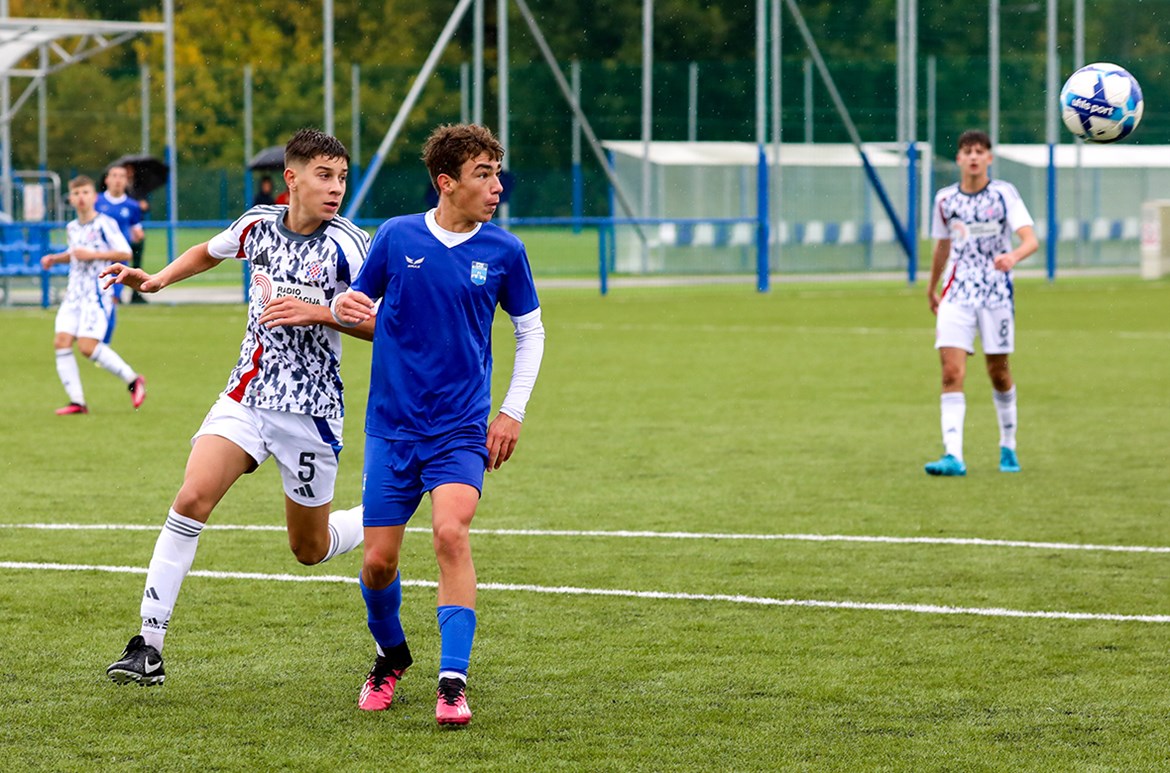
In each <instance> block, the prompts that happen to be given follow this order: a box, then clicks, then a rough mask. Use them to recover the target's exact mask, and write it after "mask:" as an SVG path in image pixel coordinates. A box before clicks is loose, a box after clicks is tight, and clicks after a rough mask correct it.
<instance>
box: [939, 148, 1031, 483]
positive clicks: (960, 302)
mask: <svg viewBox="0 0 1170 773" xmlns="http://www.w3.org/2000/svg"><path fill="white" fill-rule="evenodd" d="M955 161H956V162H957V163H958V165H959V182H957V183H954V184H952V185H948V186H947V187H945V188H943V189H941V190H940V191H939V192H938V193H937V194H936V195H935V197H934V214H933V216H932V218H931V227H930V235H931V236H932V237H934V238H935V239H937V240H938V241H937V242H936V244H935V247H934V261H933V264H932V265H931V269H930V284H929V285H928V286H927V297H928V298H929V301H930V310H931V311H932V312H933V313H934V314H936V315H937V316H938V320H937V323H936V328H935V331H936V332H935V344H934V346H935V348H936V349H938V352H939V360H940V362H941V364H942V398H941V400H940V406H941V413H942V435H943V456H942V458H941V459H939V460H937V461H934V462H928V463H927V464H926V472H927V473H928V474H930V475H945V476H956V475H966V474H967V464H966V462H965V461H964V460H963V419H964V417H965V416H966V413H967V399H966V396H965V395H964V394H963V380H964V377H965V376H966V372H967V357H968V355H971V354H974V353H975V335H976V333H978V335H979V338H980V341H981V343H982V345H983V354H984V355H985V358H986V360H987V374H988V376H990V377H991V385H992V397H993V399H994V402H995V411H996V416H997V417H998V419H999V432H1000V439H999V445H1000V452H999V454H1000V456H999V469H1000V471H1001V472H1019V471H1020V463H1019V459H1018V458H1017V456H1016V420H1017V410H1016V387H1015V383H1014V382H1013V381H1012V373H1011V369H1010V368H1009V366H1008V355H1009V354H1011V353H1012V351H1014V349H1015V328H1016V323H1015V304H1014V297H1013V287H1012V277H1011V270H1012V267H1013V266H1015V265H1016V264H1017V263H1019V262H1020V261H1021V260H1023V259H1024V258H1026V257H1028V256H1029V255H1031V254H1032V253H1033V252H1035V251H1036V247H1037V242H1036V234H1035V232H1034V231H1033V229H1032V217H1031V215H1029V214H1028V208H1027V207H1026V206H1024V202H1023V201H1022V200H1021V199H1020V194H1019V191H1017V190H1016V188H1015V186H1013V185H1012V184H1011V183H1007V182H1003V181H1002V180H992V179H991V177H990V175H989V174H988V167H989V166H990V165H991V161H992V154H991V138H990V137H989V136H988V135H987V134H986V133H985V132H981V131H977V130H968V131H965V132H963V134H962V135H960V137H959V152H958V155H957V156H956V157H955ZM1013 233H1014V234H1015V235H1016V236H1017V237H1019V242H1020V243H1019V245H1018V246H1017V247H1015V249H1012V234H1013ZM948 258H949V259H950V262H951V272H950V275H949V276H948V277H947V281H946V285H945V286H944V287H943V289H942V293H941V294H940V293H939V290H938V283H939V279H940V278H941V277H942V274H943V269H944V268H945V267H946V264H947V261H948Z"/></svg>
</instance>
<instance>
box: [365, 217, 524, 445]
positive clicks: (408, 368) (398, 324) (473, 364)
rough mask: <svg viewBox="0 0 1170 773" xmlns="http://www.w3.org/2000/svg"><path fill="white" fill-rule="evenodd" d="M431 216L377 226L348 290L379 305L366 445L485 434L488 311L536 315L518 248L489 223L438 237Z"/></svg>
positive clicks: (492, 314)
mask: <svg viewBox="0 0 1170 773" xmlns="http://www.w3.org/2000/svg"><path fill="white" fill-rule="evenodd" d="M434 212H435V211H434V210H431V211H430V212H428V213H426V214H425V215H422V214H417V215H407V216H403V217H396V218H392V219H390V220H387V221H386V222H385V223H383V224H382V226H381V227H380V228H379V229H378V232H377V234H375V235H374V241H373V243H372V244H371V245H370V255H369V258H368V259H367V260H366V265H365V267H364V268H363V269H362V273H361V274H360V275H359V276H358V278H357V281H355V282H354V285H353V286H354V289H355V290H360V291H361V292H363V293H365V294H366V295H368V296H369V297H370V298H371V299H374V300H375V301H376V300H378V299H381V306H380V307H379V308H378V315H377V324H376V326H375V332H374V354H373V366H372V370H371V373H370V400H369V404H368V406H367V408H366V433H367V434H369V435H373V436H375V437H381V438H387V439H391V440H410V439H418V438H427V437H436V436H439V435H445V434H448V433H450V432H453V431H456V430H460V429H466V428H476V429H479V430H481V431H484V432H486V430H487V423H488V414H489V413H490V412H491V380H492V320H493V318H494V317H495V313H496V306H497V305H498V306H499V307H500V308H502V309H503V310H504V311H505V312H506V313H508V314H509V315H511V316H513V317H518V316H522V315H524V314H528V313H530V312H533V311H535V310H536V309H538V308H539V307H540V301H539V300H538V299H537V297H536V286H535V284H534V283H533V281H532V270H531V269H530V267H529V265H528V255H527V253H526V252H525V250H524V244H523V242H521V241H520V240H519V239H517V238H516V237H515V236H513V235H512V234H510V233H508V232H507V231H505V230H503V229H502V228H499V227H498V226H495V225H492V224H491V223H481V224H480V225H478V226H477V227H476V228H475V230H474V231H472V232H471V233H469V234H455V233H451V232H449V231H445V230H443V229H442V228H440V227H439V226H438V224H437V223H436V222H435V215H434Z"/></svg>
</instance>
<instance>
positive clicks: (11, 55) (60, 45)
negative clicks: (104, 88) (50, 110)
mask: <svg viewBox="0 0 1170 773" xmlns="http://www.w3.org/2000/svg"><path fill="white" fill-rule="evenodd" d="M7 8H8V3H7V2H3V3H2V5H0V187H2V196H3V209H4V211H5V212H11V211H12V191H13V170H12V119H13V117H14V116H15V115H16V113H17V112H18V111H19V110H20V108H21V106H23V105H24V103H25V102H26V101H27V100H28V98H29V97H30V96H32V94H34V93H36V92H37V91H38V90H39V89H41V88H43V83H44V81H45V79H46V78H48V76H49V75H51V74H53V73H55V72H58V71H60V70H62V69H64V68H66V67H68V66H70V65H73V64H77V63H78V62H82V61H84V60H86V59H89V58H90V57H92V56H94V55H95V54H99V53H101V52H103V51H106V50H108V49H110V48H113V47H114V46H118V45H121V44H122V43H125V42H126V41H128V40H130V39H132V38H134V37H136V36H138V35H141V34H144V33H159V32H161V33H163V34H164V35H165V36H166V46H165V49H166V92H167V99H166V110H167V114H166V132H167V152H168V155H169V158H168V159H167V161H168V164H169V165H170V168H171V183H172V184H171V185H170V193H169V200H168V211H169V212H170V219H171V221H172V223H173V222H174V221H175V219H176V208H177V201H176V194H175V191H176V186H175V184H174V181H175V179H176V177H177V174H178V170H177V165H176V163H175V98H174V92H175V78H174V70H175V67H174V0H164V2H163V18H164V21H162V22H153V23H152V22H126V21H104V20H94V19H28V18H10V17H8V16H7ZM34 54H39V56H38V58H37V63H36V65H35V66H25V67H20V66H19V65H20V64H21V63H27V62H28V61H29V59H30V57H32V56H33V55H34ZM12 78H28V79H29V83H28V84H27V86H26V87H25V88H24V90H23V91H22V92H21V93H20V95H19V96H17V98H16V99H15V100H13V99H12V93H11V90H10V84H11V79H12Z"/></svg>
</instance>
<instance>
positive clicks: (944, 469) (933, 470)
mask: <svg viewBox="0 0 1170 773" xmlns="http://www.w3.org/2000/svg"><path fill="white" fill-rule="evenodd" d="M926 474H927V475H942V476H945V477H956V476H963V475H966V474H967V465H965V464H963V463H962V462H961V461H959V459H958V458H956V457H955V456H954V455H952V454H944V455H943V458H941V459H939V460H938V461H937V462H927V463H926Z"/></svg>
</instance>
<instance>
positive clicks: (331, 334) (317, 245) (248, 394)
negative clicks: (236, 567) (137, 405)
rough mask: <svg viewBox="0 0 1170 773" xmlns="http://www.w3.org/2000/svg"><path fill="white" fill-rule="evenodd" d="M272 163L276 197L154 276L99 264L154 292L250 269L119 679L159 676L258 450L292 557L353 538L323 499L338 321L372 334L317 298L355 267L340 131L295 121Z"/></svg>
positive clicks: (112, 671)
mask: <svg viewBox="0 0 1170 773" xmlns="http://www.w3.org/2000/svg"><path fill="white" fill-rule="evenodd" d="M285 165H286V167H287V168H286V169H285V172H284V178H285V181H286V183H287V184H288V189H289V191H290V200H289V204H288V206H277V205H268V206H257V207H253V208H252V209H250V210H248V212H247V213H245V214H244V216H243V217H241V218H240V219H238V220H236V222H234V223H233V224H232V225H231V226H230V227H229V228H227V229H226V230H224V231H223V232H221V233H219V234H218V235H216V236H215V237H213V238H212V239H211V241H209V242H205V243H203V244H200V245H197V246H195V247H192V248H191V249H189V250H187V251H186V252H184V253H183V255H181V256H180V257H179V258H178V259H177V260H176V261H174V262H173V263H171V264H170V265H169V266H167V267H166V268H164V269H163V270H162V271H160V272H159V273H158V274H155V275H153V276H152V275H149V274H146V273H144V272H143V271H142V270H141V269H135V268H130V267H128V266H125V265H115V266H111V267H110V268H108V269H107V270H106V271H105V272H103V273H104V275H105V276H106V277H107V284H109V283H112V282H114V281H121V282H122V283H123V284H125V285H126V286H128V287H130V288H131V289H134V290H137V291H139V292H142V293H154V292H158V291H159V290H161V289H163V288H164V287H166V286H168V285H170V284H173V283H174V282H177V281H180V280H182V279H185V278H187V277H190V276H193V275H195V274H198V273H201V272H203V271H207V270H208V269H210V268H213V267H215V266H217V265H219V262H220V261H221V260H224V259H227V258H237V259H242V260H246V261H248V263H249V265H250V267H251V270H252V285H251V300H250V303H249V306H248V323H247V330H246V332H245V334H244V340H243V343H242V344H241V345H240V358H239V361H238V362H237V364H236V366H235V368H233V369H232V372H231V375H230V376H229V378H228V384H227V387H226V388H225V389H224V392H223V394H222V395H220V398H219V400H218V401H217V402H216V403H215V405H214V406H212V408H211V411H210V412H209V413H208V414H207V417H206V418H205V419H204V421H203V426H202V427H200V429H199V431H198V432H196V433H195V437H194V438H193V439H192V448H191V455H190V457H189V458H188V460H187V471H186V474H185V476H184V478H183V485H182V487H181V488H180V489H179V493H178V495H177V496H176V497H175V501H174V504H173V505H172V506H171V510H170V512H169V514H168V516H167V519H166V523H165V524H164V525H163V529H162V532H161V534H160V535H159V538H158V542H157V543H156V544H155V549H154V555H153V557H152V558H151V562H150V568H149V570H148V572H147V575H146V590H145V593H144V596H143V600H142V608H141V614H142V629H141V633H140V634H139V635H137V636H134V637H133V638H131V640H130V643H129V644H128V645H127V646H126V651H125V652H124V653H123V654H122V657H121V658H120V659H119V660H118V661H117V662H115V663H113V664H112V665H111V666H110V667H109V668H108V669H107V670H106V673H107V674H108V675H109V676H110V678H111V679H113V680H114V681H115V682H117V683H119V684H125V683H127V682H136V683H138V684H140V685H152V684H160V683H162V681H163V678H164V674H163V668H162V656H161V650H162V645H163V637H164V636H165V634H166V631H167V626H168V623H169V621H170V617H171V613H172V611H173V609H174V605H175V601H176V599H177V597H178V594H179V588H180V586H181V584H182V582H183V578H184V577H185V576H186V574H187V572H188V571H190V568H191V563H192V561H193V560H194V558H195V550H196V547H197V544H198V539H199V534H200V532H201V531H202V529H203V526H204V524H205V523H206V522H207V519H208V518H209V517H210V515H211V511H212V509H213V508H214V507H215V506H216V504H218V503H219V501H220V499H221V498H222V497H223V496H224V494H226V493H227V491H228V489H229V488H230V487H231V486H232V484H234V483H235V482H236V481H237V480H238V479H239V478H240V476H242V475H244V474H246V473H250V472H252V471H253V470H255V469H256V467H257V466H259V465H260V464H261V463H262V462H263V461H264V460H265V459H267V458H268V457H269V456H271V457H274V458H275V459H276V464H277V466H278V467H279V468H280V473H281V478H282V480H283V484H284V495H285V519H286V522H287V525H288V539H289V547H290V548H291V549H292V552H293V553H294V555H296V558H297V560H298V561H300V562H301V563H302V564H306V565H311V564H318V563H321V562H323V561H327V560H329V559H330V558H332V557H334V556H336V555H339V554H341V553H344V552H347V551H349V550H352V549H353V548H355V547H357V546H358V545H360V544H361V541H362V510H361V508H360V507H358V508H355V509H352V510H343V511H336V512H333V513H330V503H331V501H332V499H333V486H334V481H335V479H336V475H337V457H338V454H339V453H340V451H341V430H342V414H343V405H342V384H341V376H340V373H339V371H338V368H339V365H340V361H341V337H340V335H339V331H344V332H346V333H349V334H351V335H355V336H357V337H359V338H362V339H365V340H367V341H368V340H372V338H373V320H370V321H368V322H367V323H365V324H362V325H359V326H358V327H354V328H343V327H342V326H341V325H339V324H337V323H336V322H335V321H334V319H333V316H332V314H331V312H330V310H329V303H330V302H331V301H332V300H333V297H334V296H335V295H336V294H337V293H339V292H342V291H344V290H346V289H348V288H349V286H350V284H351V282H352V281H353V279H354V277H356V276H357V273H358V271H359V270H360V268H361V265H362V262H363V261H364V260H365V257H366V253H367V251H368V248H369V236H368V235H367V234H366V233H365V232H364V231H362V230H361V229H359V228H358V227H357V226H355V225H354V224H353V223H351V222H350V221H348V220H346V219H345V218H344V217H341V216H340V215H339V214H338V211H339V209H340V207H341V200H342V198H343V197H344V195H345V184H346V177H347V175H348V172H349V154H348V152H347V151H346V149H345V146H344V145H342V144H341V142H339V141H338V140H337V139H336V138H334V137H332V136H330V135H328V134H325V133H324V132H320V131H317V130H315V129H302V130H301V131H300V132H298V133H297V134H296V135H295V136H294V137H293V138H292V139H291V140H289V142H288V144H287V145H286V146H285Z"/></svg>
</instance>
